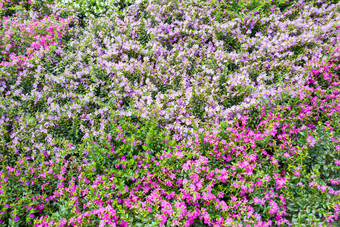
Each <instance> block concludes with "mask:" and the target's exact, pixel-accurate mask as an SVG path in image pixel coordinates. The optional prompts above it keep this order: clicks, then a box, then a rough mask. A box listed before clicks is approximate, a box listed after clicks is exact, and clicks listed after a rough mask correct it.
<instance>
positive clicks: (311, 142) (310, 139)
mask: <svg viewBox="0 0 340 227" xmlns="http://www.w3.org/2000/svg"><path fill="white" fill-rule="evenodd" d="M306 139H307V142H308V143H309V145H310V146H311V147H314V146H315V143H316V140H315V139H313V136H308V137H307V138H306Z"/></svg>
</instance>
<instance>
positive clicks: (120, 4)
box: [56, 0, 134, 18]
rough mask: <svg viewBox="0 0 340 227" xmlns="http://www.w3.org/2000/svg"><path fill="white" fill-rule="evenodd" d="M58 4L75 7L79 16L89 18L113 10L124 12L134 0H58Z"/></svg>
mask: <svg viewBox="0 0 340 227" xmlns="http://www.w3.org/2000/svg"><path fill="white" fill-rule="evenodd" d="M56 2H57V5H60V6H63V7H65V8H68V7H69V8H72V9H75V10H76V11H77V12H78V13H79V17H86V18H89V17H91V16H94V17H100V16H101V15H103V14H105V13H108V11H110V10H113V11H116V12H122V11H123V10H124V9H125V8H126V7H128V6H130V5H132V4H133V3H134V0H76V1H73V0H57V1H56Z"/></svg>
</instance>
